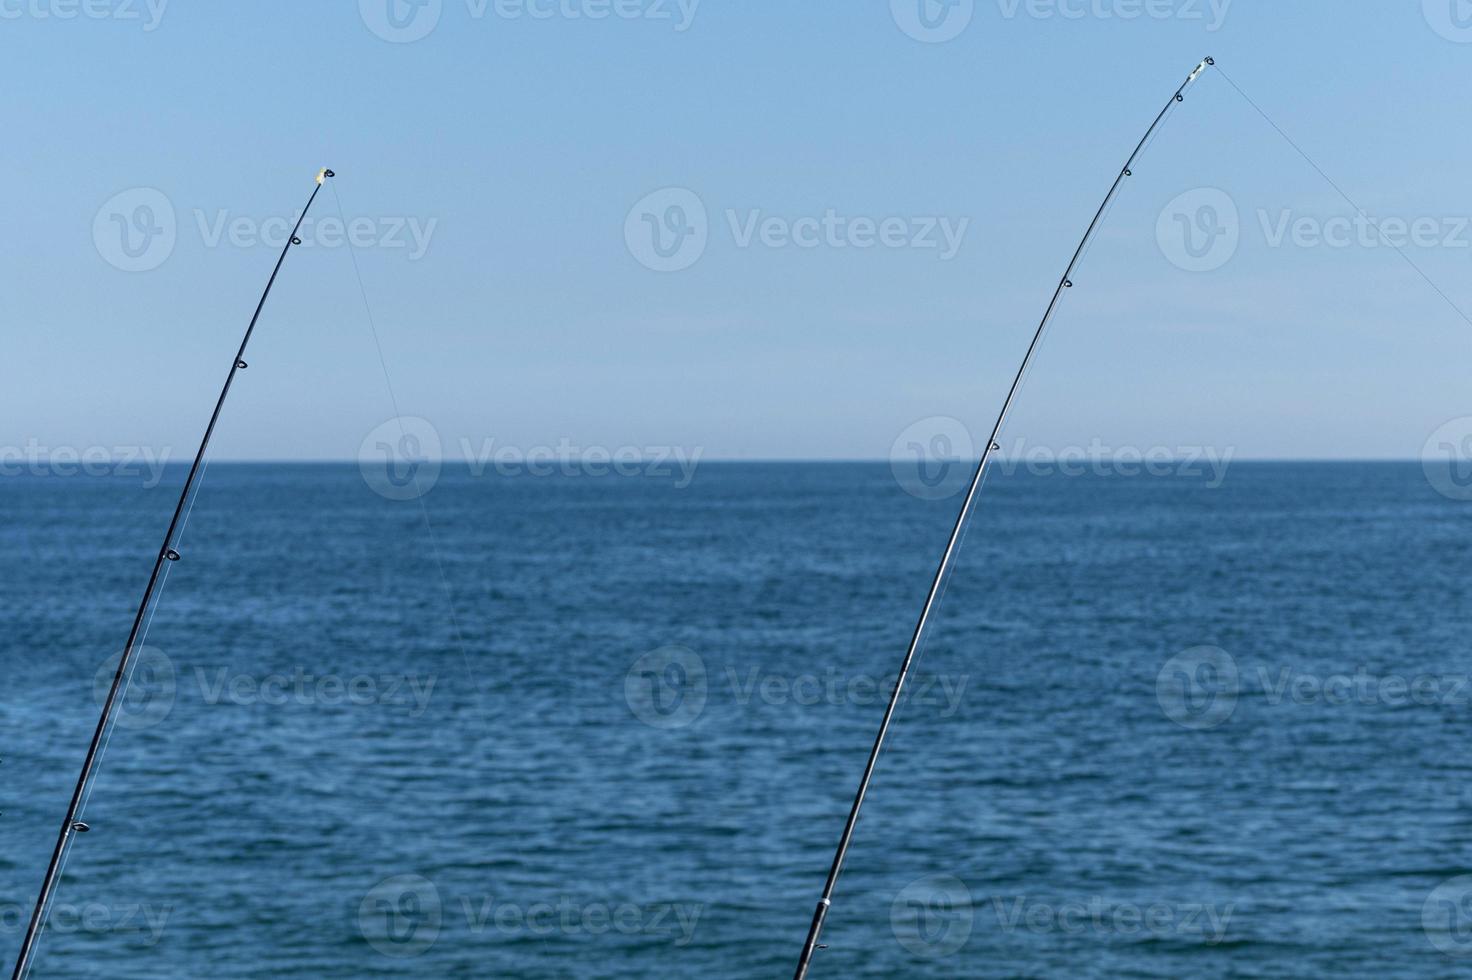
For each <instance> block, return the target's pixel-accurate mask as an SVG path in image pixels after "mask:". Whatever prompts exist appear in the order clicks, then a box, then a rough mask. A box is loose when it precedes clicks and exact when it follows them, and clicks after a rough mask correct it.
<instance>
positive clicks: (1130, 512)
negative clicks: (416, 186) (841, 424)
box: [0, 463, 1472, 980]
mask: <svg viewBox="0 0 1472 980" xmlns="http://www.w3.org/2000/svg"><path fill="white" fill-rule="evenodd" d="M182 477H183V472H182V470H178V469H170V470H169V471H168V473H167V474H166V475H165V476H164V479H163V480H162V482H160V483H159V484H158V485H156V486H148V485H147V484H148V483H149V482H151V481H149V480H148V479H146V477H145V476H142V475H139V474H137V473H130V474H112V475H105V476H66V475H58V474H50V475H22V476H10V477H6V478H4V479H3V480H0V546H3V549H4V562H3V572H0V576H3V583H4V607H5V615H6V628H5V630H4V631H3V639H0V643H3V649H0V671H3V672H0V814H3V815H0V961H3V962H5V963H7V964H8V963H10V962H11V961H12V958H13V956H14V952H15V947H16V945H17V943H18V942H19V939H20V934H21V931H22V928H23V925H24V919H25V916H26V915H27V914H28V912H29V907H30V902H31V901H32V900H33V898H34V895H35V892H36V889H37V887H38V886H39V883H40V878H41V874H42V871H43V869H44V866H45V862H46V859H47V857H48V855H49V852H50V848H51V845H52V844H53V842H54V840H55V834H56V830H57V828H58V826H59V823H60V820H61V816H62V814H63V813H64V807H65V801H66V798H67V796H68V794H69V792H70V789H71V785H72V782H73V780H74V779H75V776H76V772H77V768H78V765H79V763H80V761H81V757H82V753H83V751H84V749H85V747H86V744H87V741H88V739H89V738H90V735H91V731H92V726H93V725H94V724H95V721H96V717H97V710H98V703H99V702H98V697H99V692H98V678H99V677H102V678H103V679H104V680H105V679H106V678H107V677H109V676H110V674H109V671H110V667H109V664H108V661H109V659H110V658H113V657H115V656H116V654H117V652H118V650H119V648H120V646H121V644H122V642H123V640H124V638H125V637H126V634H127V629H128V626H129V623H130V621H131V617H132V614H133V610H134V604H135V603H136V602H137V600H138V598H139V594H140V592H141V589H142V586H143V583H144V580H145V578H146V575H147V572H148V569H149V566H150V564H151V561H152V557H153V555H154V554H155V553H156V548H157V547H158V541H159V538H160V534H161V531H162V528H163V527H164V525H165V524H166V522H167V518H168V514H169V512H170V510H171V508H172V505H173V499H174V495H175V493H176V492H177V487H178V485H179V483H180V481H181V480H182ZM681 483H682V479H681V478H680V476H679V474H678V473H676V474H669V473H654V472H644V473H641V474H640V475H632V476H631V475H622V476H621V475H615V474H605V475H592V474H589V473H585V472H576V471H570V472H564V473H558V474H556V475H551V476H539V475H534V474H532V473H529V472H514V471H513V472H495V473H493V472H483V473H480V474H476V473H473V472H470V471H469V470H466V469H463V468H452V467H447V468H446V469H445V470H444V471H443V472H442V473H441V474H440V476H439V478H438V481H437V482H436V483H434V485H433V487H432V488H431V489H430V491H429V492H428V494H427V495H425V496H424V497H423V498H422V499H409V500H395V499H389V497H390V496H393V495H394V494H392V493H390V494H389V495H388V496H386V495H385V494H384V493H380V492H378V491H377V490H375V488H374V484H373V481H372V480H368V479H365V477H364V474H363V473H362V472H360V469H359V467H357V466H354V465H343V466H335V465H322V466H312V465H300V466H292V465H258V466H257V465H227V464H223V463H222V464H216V465H214V466H213V467H211V468H210V470H209V472H208V477H207V480H206V482H205V485H204V488H203V491H202V493H201V494H200V497H199V500H198V503H197V506H196V508H195V511H194V514H193V519H192V522H191V523H190V525H189V527H188V530H187V533H186V535H185V537H184V539H183V542H182V544H181V546H180V551H181V552H183V560H182V561H180V562H178V563H176V564H174V565H173V566H171V568H170V578H169V581H168V583H167V589H166V591H165V594H164V596H163V598H162V601H161V603H160V604H159V607H158V610H157V613H156V616H155V617H154V621H153V624H152V628H151V631H150V633H149V635H148V641H147V650H146V652H145V654H144V655H143V656H142V658H141V659H140V666H139V672H138V674H137V676H136V677H135V680H134V685H133V688H132V691H131V693H130V696H129V699H128V701H127V703H126V705H125V709H124V711H123V713H122V717H121V720H120V722H119V725H118V727H117V729H116V730H115V732H114V733H113V737H112V740H111V745H110V748H109V750H108V753H107V755H106V757H105V760H104V763H103V766H102V769H101V772H100V775H99V777H98V780H97V782H96V786H95V792H94V795H93V797H92V799H91V802H90V804H89V805H88V807H87V809H86V811H85V814H84V818H85V819H86V821H87V822H88V823H89V824H90V825H91V827H92V830H91V832H90V833H88V834H85V835H81V836H79V837H78V839H77V844H76V846H75V848H74V849H73V853H72V855H71V860H70V862H69V864H68V867H67V871H66V876H65V879H64V881H63V883H62V885H61V888H60V890H59V893H58V897H57V904H56V910H55V915H54V916H53V920H52V925H51V927H50V929H49V930H48V932H47V935H46V937H45V941H44V943H43V944H42V947H41V953H40V958H39V961H38V966H37V968H36V970H35V973H34V976H36V977H98V976H106V977H111V978H133V977H137V978H157V977H165V978H189V980H198V978H204V977H218V978H256V977H261V978H264V977H303V978H364V977H379V976H383V977H387V976H414V977H432V978H442V977H451V978H453V977H523V978H634V977H732V978H736V977H763V978H766V977H786V976H790V975H791V971H792V968H793V965H794V962H795V959H796V955H797V953H798V950H799V948H800V946H801V941H802V938H803V936H804V933H805V931H806V928H807V924H808V921H809V918H810V917H811V914H812V910H813V906H814V904H815V901H816V899H817V897H818V894H819V892H820V889H821V886H822V882H823V877H824V874H825V872H826V870H827V867H828V863H829V860H830V858H831V854H832V848H833V846H834V843H835V842H836V839H837V836H838V833H839V831H840V829H841V826H842V822H843V819H844V816H845V814H846V812H847V809H848V806H849V803H850V800H851V797H852V793H853V790H854V788H855V785H856V782H857V779H858V776H859V773H860V770H861V768H862V766H863V762H864V758H865V755H866V753H867V751H868V748H869V745H870V743H871V742H872V739H873V736H874V732H875V729H876V726H877V724H878V721H879V718H880V714H881V712H882V709H883V699H884V696H885V695H886V694H887V692H888V688H889V685H890V683H891V681H892V678H893V672H894V670H895V669H896V667H897V665H898V663H899V659H900V657H901V655H902V653H903V650H904V647H905V643H906V641H907V640H908V638H909V634H910V631H911V629H912V628H913V625H914V619H915V616H916V613H917V611H918V609H919V605H920V603H921V601H922V599H923V597H924V595H925V591H926V588H927V586H928V584H929V577H930V575H931V573H932V571H933V569H934V567H935V563H936V560H937V558H938V556H939V551H940V548H941V546H942V544H943V543H944V540H945V535H946V534H947V532H948V530H949V527H950V524H951V522H952V520H953V519H954V515H955V510H956V507H957V505H958V502H959V498H958V497H955V496H947V495H945V494H944V492H943V490H944V488H942V491H937V492H934V493H932V492H929V491H928V490H927V491H926V492H922V493H918V494H917V493H911V492H907V490H906V489H905V487H904V486H902V485H901V483H900V482H899V481H897V479H896V478H895V475H894V474H893V473H892V472H891V468H890V466H889V465H888V464H883V463H880V464H826V465H817V464H813V465H806V464H749V465H748V464H715V463H710V464H701V465H700V466H699V467H698V469H697V471H696V472H695V474H694V478H693V480H691V481H690V482H689V483H688V485H681ZM378 489H379V490H382V489H383V488H382V486H379V487H378ZM929 498H936V499H929ZM1469 593H1472V504H1469V503H1465V502H1460V501H1457V500H1453V499H1450V498H1449V497H1448V496H1447V495H1444V494H1441V493H1438V492H1437V491H1436V490H1435V489H1434V488H1433V487H1432V485H1431V483H1430V482H1428V480H1427V477H1426V475H1425V474H1424V473H1423V472H1422V468H1421V466H1420V465H1419V464H1317V465H1309V464H1303V465H1297V464H1293V465H1290V464H1248V463H1237V464H1232V465H1231V466H1230V467H1229V469H1228V471H1227V472H1226V475H1225V479H1224V480H1222V481H1216V480H1214V479H1212V478H1211V477H1210V474H1205V475H1203V474H1199V473H1198V474H1186V473H1183V472H1172V473H1169V474H1163V475H1153V476H1152V475H1143V474H1142V475H1132V476H1126V475H1119V474H1117V473H1111V472H1107V471H1104V472H1092V473H1090V474H1089V475H1083V476H1065V475H1063V474H1060V473H1052V474H1039V473H1029V472H1025V471H1023V470H1015V471H1014V472H1012V473H1010V474H999V475H997V476H994V477H992V478H990V479H989V481H988V484H987V487H986V489H985V491H984V495H983V498H982V505H981V507H980V509H979V510H978V512H977V514H976V518H975V520H974V522H973V525H972V527H971V530H970V532H969V534H968V536H967V539H966V541H965V546H964V550H963V552H962V555H961V560H960V565H959V567H958V569H957V571H956V573H955V575H954V576H953V577H952V580H951V582H950V584H949V589H948V591H947V593H946V595H945V598H944V601H943V603H942V606H941V608H940V612H939V619H938V621H937V624H936V628H935V630H934V633H933V636H932V638H931V641H930V642H929V644H928V645H927V648H926V649H925V650H924V652H923V655H922V657H921V659H920V661H919V663H918V665H917V667H916V673H915V675H914V681H913V687H912V689H911V695H910V696H909V697H908V698H907V699H906V702H905V703H904V705H903V706H902V708H901V710H900V713H899V715H898V718H897V720H896V723H895V728H894V730H893V733H892V742H891V744H890V747H889V750H888V752H887V754H886V756H885V758H884V760H883V763H882V765H881V768H880V771H879V775H878V778H877V779H876V781H875V784H874V786H873V790H872V794H871V797H870V801H869V804H868V806H867V808H866V811H865V814H864V818H863V820H862V821H861V823H860V826H859V831H858V836H857V839H856V841H855V844H854V847H853V849H852V851H851V853H850V855H849V860H848V866H847V871H846V873H845V875H844V877H843V879H842V882H841V884H840V887H839V891H838V894H837V898H836V901H835V903H834V906H833V910H832V913H831V915H830V916H829V918H828V925H827V929H826V931H825V933H824V941H825V942H826V943H827V944H828V946H829V948H828V949H826V950H823V951H821V952H820V953H819V954H818V959H817V963H816V966H815V968H814V971H813V976H814V977H819V978H821V977H827V978H835V980H852V978H890V977H960V976H966V977H1063V978H1080V977H1083V978H1094V977H1100V978H1103V977H1161V978H1177V977H1224V978H1225V977H1313V978H1318V977H1326V976H1354V977H1380V978H1384V977H1452V976H1460V975H1465V973H1466V972H1467V971H1468V970H1469V969H1472V960H1469V959H1465V958H1464V957H1466V956H1467V955H1468V954H1472V877H1463V876H1467V875H1472V751H1469V750H1472V684H1469V683H1468V677H1469V676H1472V651H1469V649H1468V638H1469V635H1472V631H1469V626H1472V595H1469ZM5 973H6V975H8V973H9V966H8V965H7V966H6V968H5Z"/></svg>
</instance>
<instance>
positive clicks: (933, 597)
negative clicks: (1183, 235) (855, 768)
mask: <svg viewBox="0 0 1472 980" xmlns="http://www.w3.org/2000/svg"><path fill="white" fill-rule="evenodd" d="M1215 63H1216V62H1215V61H1214V60H1213V59H1211V58H1207V59H1206V60H1205V61H1203V62H1202V63H1201V64H1199V65H1197V66H1196V70H1195V71H1193V72H1191V74H1190V75H1189V76H1188V77H1187V78H1186V80H1185V82H1183V83H1182V84H1181V87H1180V88H1178V89H1176V91H1175V93H1174V94H1173V95H1172V96H1171V98H1170V101H1169V102H1167V103H1166V104H1165V108H1163V109H1161V110H1160V114H1159V115H1157V116H1156V117H1155V120H1154V121H1153V122H1152V123H1151V124H1150V128H1149V129H1147V130H1146V131H1145V135H1144V136H1142V137H1141V138H1140V142H1139V143H1138V144H1136V146H1135V149H1134V152H1133V153H1131V154H1130V157H1129V159H1128V160H1127V161H1125V165H1124V167H1123V168H1122V169H1121V170H1120V172H1119V175H1118V176H1116V177H1115V178H1114V183H1113V185H1111V186H1110V188H1109V193H1108V194H1106V195H1105V196H1104V203H1102V204H1100V205H1099V210H1098V211H1097V212H1096V213H1095V214H1094V220H1093V221H1091V222H1089V227H1088V230H1087V231H1085V232H1084V237H1083V240H1082V241H1080V242H1079V245H1078V248H1077V249H1076V250H1075V251H1074V253H1073V258H1072V259H1070V260H1069V262H1068V268H1067V269H1066V270H1065V271H1064V273H1063V278H1061V279H1059V280H1058V288H1057V289H1055V290H1054V291H1053V298H1052V300H1051V301H1050V302H1049V303H1048V308H1047V310H1046V311H1045V312H1044V313H1043V319H1042V322H1040V323H1039V324H1038V328H1037V330H1036V331H1035V332H1034V333H1033V336H1032V343H1030V344H1029V345H1028V347H1027V353H1026V354H1025V355H1024V356H1023V358H1022V364H1021V365H1020V366H1019V367H1018V368H1017V375H1016V377H1014V378H1013V379H1012V387H1011V388H1010V389H1009V390H1008V391H1007V397H1006V399H1005V400H1004V401H1003V402H1002V410H1001V412H1000V413H998V415H997V424H996V425H995V426H993V427H992V434H991V438H990V439H988V440H987V442H986V448H985V449H983V450H982V454H981V459H980V461H979V462H978V463H977V465H976V472H975V473H974V475H973V476H972V477H971V486H970V489H969V490H967V492H966V499H965V501H964V502H963V503H962V504H961V512H960V513H959V514H957V515H956V524H955V526H954V527H953V528H952V529H951V537H950V540H949V541H947V542H946V550H945V552H944V554H942V555H941V559H940V566H939V567H938V568H937V569H936V571H935V578H934V579H933V580H932V582H931V584H930V592H929V594H928V595H927V596H926V597H925V605H924V607H923V608H922V609H921V610H920V619H919V621H918V622H917V623H916V624H915V632H914V633H913V634H912V635H911V636H910V646H909V649H907V650H906V651H905V659H904V662H903V663H902V664H901V665H900V672H899V676H898V678H897V679H896V680H895V684H894V690H893V692H892V693H891V694H890V697H889V705H888V707H886V708H885V709H884V720H883V721H882V722H880V725H879V735H878V736H877V737H876V738H875V739H874V747H873V748H872V749H870V750H869V761H868V763H867V764H866V765H865V766H864V775H863V778H862V779H860V780H859V789H858V792H857V793H856V794H855V796H854V802H853V806H852V807H851V808H850V809H849V813H848V821H847V822H846V823H845V824H844V827H843V836H841V837H840V838H839V840H838V849H837V851H836V852H835V853H834V855H833V864H832V866H831V867H830V868H829V870H828V880H827V882H826V883H825V884H824V885H823V895H822V897H821V898H819V899H818V908H817V910H816V911H814V912H813V921H812V924H811V925H810V926H809V927H808V936H807V941H806V942H805V943H804V944H803V949H802V957H801V958H800V959H799V960H798V961H797V972H796V973H795V974H794V975H793V980H804V978H806V977H807V975H808V969H809V968H810V967H811V965H812V960H813V953H814V952H815V951H816V950H817V949H818V948H819V946H818V937H819V936H820V935H821V934H822V932H823V920H824V919H826V918H827V917H828V910H829V908H831V907H832V905H833V891H834V889H835V888H836V887H837V885H838V876H839V874H840V873H842V871H843V861H844V858H845V857H847V856H848V848H849V844H851V843H852V842H853V836H854V828H855V827H856V826H857V825H858V822H859V811H860V810H861V809H862V808H863V806H864V796H865V795H866V794H867V793H868V792H869V783H870V782H871V781H872V780H873V778H874V769H875V766H876V765H877V764H878V762H879V754H880V752H881V751H882V750H883V749H884V739H885V737H886V736H887V735H888V734H889V726H890V723H891V722H892V721H893V720H894V714H895V709H896V708H897V707H898V706H899V700H900V692H901V691H902V690H903V689H904V686H905V678H906V675H907V674H908V673H909V671H910V666H911V664H912V663H914V660H915V654H916V652H917V651H918V650H919V649H920V645H921V643H922V641H923V640H924V638H925V629H926V627H927V626H928V625H929V624H930V614H931V613H932V612H933V611H934V609H935V605H936V602H937V600H938V599H939V597H940V593H941V590H942V588H943V587H944V585H945V582H946V578H947V576H948V575H949V573H950V570H951V565H952V564H953V562H954V561H955V558H956V552H957V549H958V547H959V545H960V542H961V537H962V535H963V534H964V533H965V530H966V522H967V519H968V518H969V517H970V515H971V509H972V506H973V504H974V503H975V502H976V496H977V493H978V492H979V491H980V489H981V484H982V479H983V477H984V476H985V475H986V466H987V463H988V462H990V461H991V458H992V455H993V454H994V453H995V452H996V451H997V450H998V448H999V447H998V444H997V438H998V436H1000V435H1001V432H1002V425H1003V424H1004V423H1005V422H1006V421H1007V413H1008V412H1009V411H1011V409H1012V402H1013V399H1015V398H1016V397H1017V391H1018V389H1019V388H1021V387H1022V379H1023V377H1024V376H1025V375H1026V374H1027V369H1028V367H1029V366H1030V365H1031V364H1032V358H1033V354H1035V353H1036V352H1037V349H1038V345H1039V343H1041V341H1042V339H1043V333H1044V332H1045V331H1046V330H1047V328H1048V323H1049V322H1050V321H1051V320H1052V319H1053V314H1054V312H1055V311H1056V310H1057V309H1058V303H1059V300H1061V299H1062V297H1063V291H1064V290H1065V289H1069V288H1071V287H1072V286H1073V270H1074V268H1075V267H1076V266H1077V265H1078V263H1079V260H1080V259H1081V258H1082V257H1083V254H1084V250H1085V249H1086V248H1088V245H1089V242H1090V241H1092V240H1093V237H1094V232H1095V231H1096V230H1097V229H1098V227H1099V223H1100V222H1101V221H1102V220H1103V218H1104V214H1105V212H1106V211H1108V210H1109V205H1110V204H1112V203H1113V202H1114V198H1115V195H1117V194H1118V193H1119V188H1120V186H1121V185H1122V184H1123V183H1124V180H1125V178H1126V177H1129V176H1130V175H1131V174H1132V172H1133V171H1132V169H1131V168H1132V167H1133V166H1134V163H1135V158H1136V157H1138V156H1139V155H1140V153H1141V152H1142V151H1143V150H1144V149H1145V146H1146V144H1148V143H1149V142H1150V138H1151V137H1152V136H1154V135H1155V132H1156V130H1157V129H1159V128H1160V124H1161V123H1162V122H1164V121H1165V117H1166V116H1167V115H1168V114H1169V113H1170V110H1171V109H1172V108H1174V107H1175V105H1176V103H1177V102H1182V101H1184V100H1185V91H1186V89H1187V88H1189V87H1190V85H1191V83H1192V82H1194V81H1196V79H1197V77H1198V76H1199V75H1200V74H1201V73H1202V72H1203V71H1205V70H1206V66H1207V65H1212V64H1215Z"/></svg>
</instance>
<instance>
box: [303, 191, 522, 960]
mask: <svg viewBox="0 0 1472 980" xmlns="http://www.w3.org/2000/svg"><path fill="white" fill-rule="evenodd" d="M332 200H333V203H334V204H336V205H337V214H338V218H339V219H340V220H341V221H342V224H343V227H345V228H346V227H347V224H348V219H347V212H346V211H345V210H344V208H343V205H342V198H341V197H340V196H339V195H338V193H337V185H336V184H334V185H333V187H332ZM344 240H345V241H346V242H347V245H348V249H347V250H348V256H349V257H350V258H351V259H352V265H353V279H354V281H355V282H356V283H357V285H358V296H359V298H361V299H362V301H363V313H364V316H365V318H366V321H367V323H368V331H369V333H370V334H371V335H372V337H373V348H374V350H375V351H376V352H377V353H378V363H379V366H380V367H381V368H382V369H383V384H384V387H385V388H386V389H387V391H388V398H389V403H390V404H391V405H392V406H393V411H394V420H395V421H396V422H397V423H398V426H399V436H400V438H401V439H407V437H408V429H407V428H406V427H405V426H404V414H403V411H402V410H401V409H400V408H399V396H398V394H397V393H396V392H395V390H394V381H393V376H392V374H391V373H390V372H389V368H388V358H387V357H385V356H384V353H383V341H382V339H381V338H380V337H379V334H378V321H377V319H376V318H375V317H374V315H373V304H372V303H370V302H369V301H368V288H367V285H366V283H365V281H364V279H363V270H362V267H361V266H360V265H359V263H358V250H357V247H356V246H355V245H353V242H352V236H351V235H348V236H346V238H345V239H344ZM401 445H402V444H401ZM410 472H411V474H412V477H413V480H414V497H415V499H416V500H417V501H418V503H419V514H420V517H421V519H422V521H423V523H424V533H425V535H426V536H427V537H428V538H429V545H430V553H431V556H432V557H433V558H434V564H435V568H436V569H437V571H438V573H439V580H440V586H441V587H442V588H443V589H444V592H445V605H446V607H447V608H448V610H449V614H450V628H451V631H452V633H453V635H454V639H455V647H456V649H457V650H458V651H459V653H460V659H461V660H462V661H463V662H464V664H465V674H466V676H467V677H468V678H469V680H470V685H471V689H472V691H473V692H474V693H475V695H476V698H477V700H478V701H480V702H481V703H482V704H484V703H485V689H484V688H483V687H482V685H481V682H480V675H479V674H477V673H476V671H475V668H474V666H473V665H472V664H471V661H470V655H469V653H468V652H467V651H466V649H465V640H464V635H463V633H462V632H461V630H460V619H459V616H458V615H457V613H456V611H455V592H454V589H453V588H452V587H451V585H450V578H449V575H448V574H447V573H446V571H445V562H444V557H443V554H442V552H441V549H440V543H439V534H438V533H437V532H436V531H435V527H434V522H433V521H432V520H430V516H429V506H428V505H427V504H426V503H425V501H424V498H425V496H426V494H427V493H428V491H427V490H426V489H425V488H424V487H423V485H422V484H421V483H420V481H419V470H418V468H417V467H411V468H410ZM512 841H513V843H514V846H515V847H516V850H517V853H518V854H520V855H521V856H522V857H526V856H527V851H526V845H525V844H524V843H522V835H520V834H513V835H512ZM534 931H535V932H536V933H537V936H538V938H539V939H540V940H541V944H542V948H543V949H544V950H545V949H547V948H548V947H549V945H550V941H549V940H548V937H547V933H546V931H545V930H541V929H538V930H534Z"/></svg>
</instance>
